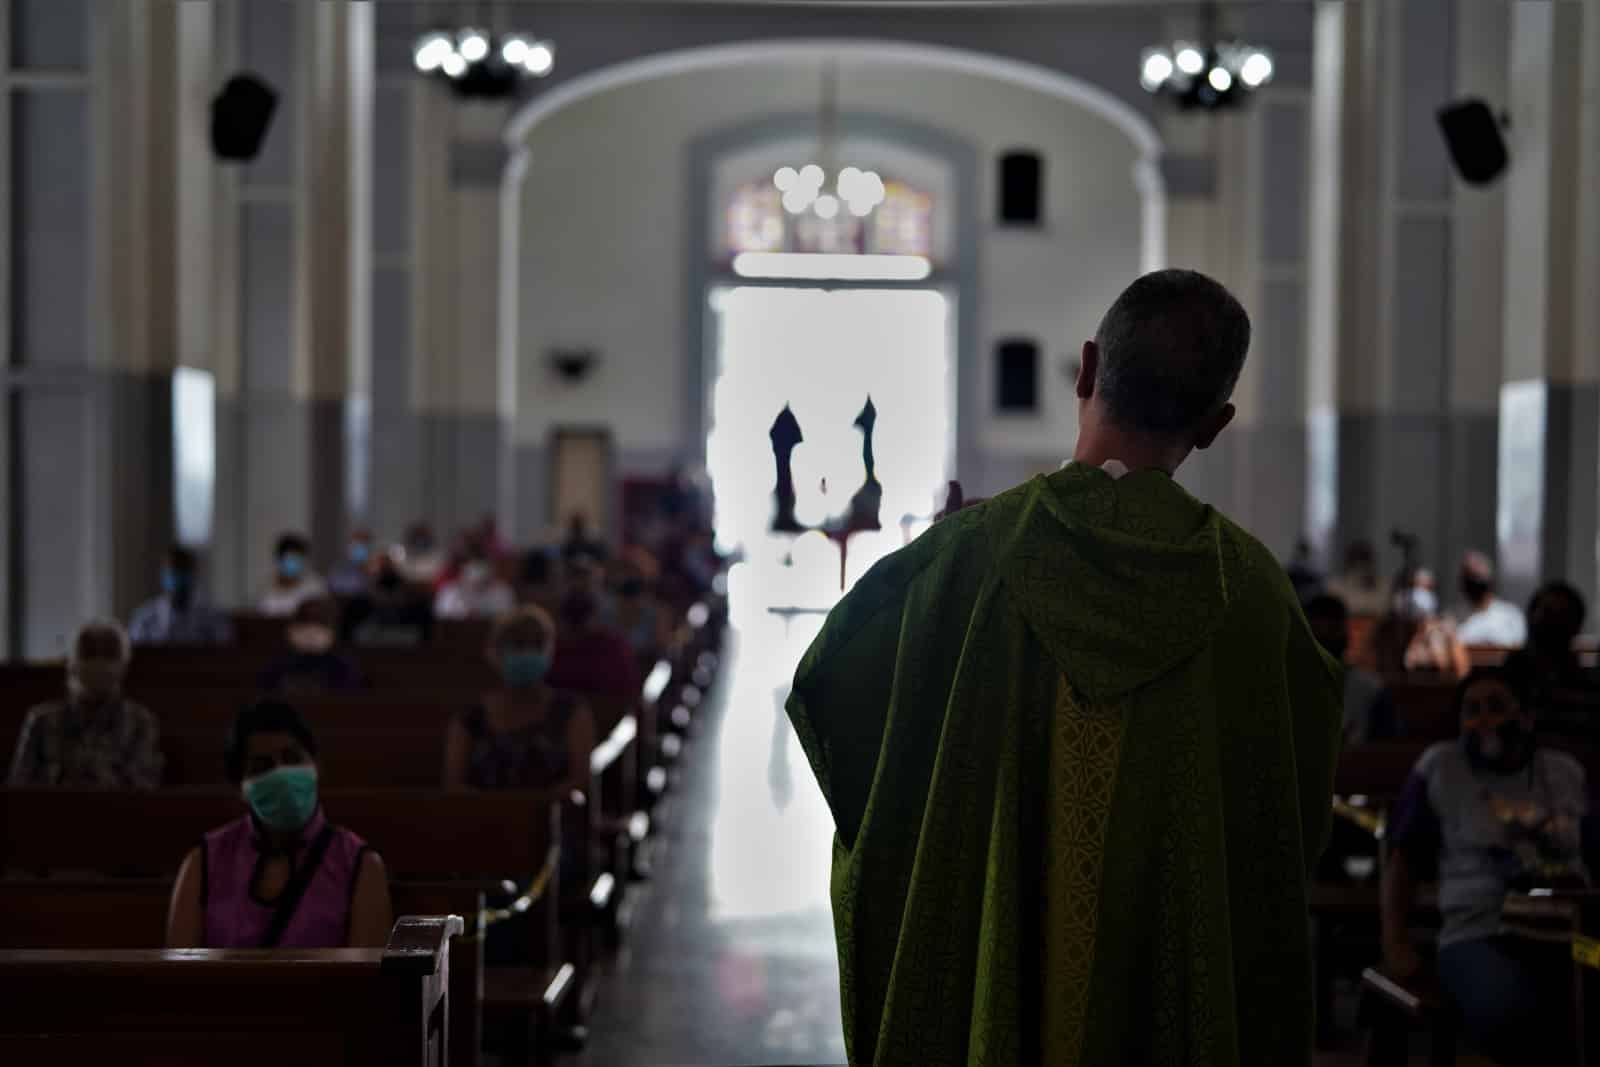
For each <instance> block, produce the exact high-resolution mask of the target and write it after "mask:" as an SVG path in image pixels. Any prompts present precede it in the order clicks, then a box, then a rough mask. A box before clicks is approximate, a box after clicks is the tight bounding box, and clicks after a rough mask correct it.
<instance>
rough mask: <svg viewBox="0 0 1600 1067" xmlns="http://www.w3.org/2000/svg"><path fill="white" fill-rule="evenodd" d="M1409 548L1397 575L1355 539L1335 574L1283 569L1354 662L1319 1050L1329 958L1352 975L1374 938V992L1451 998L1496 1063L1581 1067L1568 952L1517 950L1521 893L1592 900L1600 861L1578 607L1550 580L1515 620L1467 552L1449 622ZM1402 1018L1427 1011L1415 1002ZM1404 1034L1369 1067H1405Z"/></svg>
mask: <svg viewBox="0 0 1600 1067" xmlns="http://www.w3.org/2000/svg"><path fill="white" fill-rule="evenodd" d="M1402 547H1403V548H1404V549H1405V551H1404V556H1405V562H1404V565H1403V566H1402V568H1401V569H1400V571H1399V572H1398V574H1397V575H1396V576H1395V577H1394V578H1392V579H1389V578H1386V577H1384V576H1383V575H1382V574H1381V573H1380V572H1379V570H1378V566H1377V553H1376V551H1375V550H1374V548H1373V546H1372V545H1371V544H1368V543H1366V542H1359V541H1358V542H1354V543H1352V544H1351V545H1349V546H1348V548H1347V550H1346V552H1345V554H1344V565H1343V569H1342V571H1341V572H1340V573H1338V574H1335V575H1332V576H1329V577H1327V578H1324V577H1323V576H1322V575H1319V574H1317V573H1316V572H1315V571H1314V570H1312V569H1311V568H1309V567H1306V566H1304V565H1303V564H1300V561H1293V562H1291V563H1290V565H1289V566H1288V568H1287V570H1288V572H1289V574H1290V577H1291V579H1293V581H1294V584H1295V586H1296V589H1297V591H1298V592H1299V594H1300V596H1301V598H1302V602H1303V606H1304V608H1305V612H1306V616H1307V619H1308V621H1309V622H1310V624H1311V627H1312V631H1313V633H1314V634H1315V635H1316V637H1317V640H1318V641H1319V642H1320V643H1321V644H1322V646H1323V647H1324V648H1325V649H1326V650H1327V652H1328V653H1329V654H1330V655H1331V656H1333V657H1334V658H1335V659H1337V660H1338V661H1340V662H1341V663H1343V664H1345V665H1346V675H1345V689H1344V713H1343V724H1342V733H1343V743H1344V746H1345V750H1344V755H1343V757H1342V758H1341V769H1340V781H1341V783H1342V787H1341V792H1342V791H1343V788H1345V787H1348V788H1350V789H1351V792H1352V793H1354V794H1355V795H1353V796H1348V797H1347V796H1338V797H1336V798H1335V814H1336V816H1339V818H1336V820H1335V826H1334V831H1333V837H1332V843H1331V845H1330V847H1329V851H1328V853H1327V854H1326V855H1324V857H1323V858H1322V861H1321V863H1320V864H1319V868H1318V877H1317V883H1316V885H1315V886H1314V889H1313V905H1312V911H1313V916H1314V919H1315V920H1316V922H1317V924H1318V928H1319V932H1320V934H1321V938H1320V941H1321V944H1322V947H1323V952H1322V953H1321V954H1320V956H1319V960H1318V964H1319V969H1320V970H1321V972H1322V973H1321V974H1320V975H1319V997H1321V998H1322V999H1323V1004H1322V1007H1323V1011H1324V1016H1323V1017H1322V1019H1321V1020H1320V1022H1321V1029H1322V1032H1323V1038H1324V1041H1325V1042H1329V1041H1331V1040H1333V1039H1332V1038H1331V1037H1330V1034H1331V1032H1332V1030H1333V1028H1334V1025H1335V1023H1334V1015H1335V1014H1336V1013H1335V1011H1334V1008H1333V1004H1332V1001H1333V997H1334V993H1333V988H1334V985H1335V982H1336V974H1337V972H1338V969H1339V966H1340V957H1343V958H1344V961H1345V963H1346V964H1348V963H1349V961H1350V958H1351V954H1350V952H1349V948H1350V944H1351V943H1352V942H1358V943H1359V942H1361V941H1363V940H1364V939H1366V940H1369V941H1376V945H1374V946H1373V948H1372V949H1369V950H1368V955H1367V957H1366V962H1372V961H1373V959H1374V957H1376V958H1378V959H1381V961H1382V965H1381V971H1379V970H1371V971H1368V984H1369V985H1373V986H1377V987H1381V988H1384V989H1388V990H1389V991H1391V992H1393V991H1394V990H1395V989H1404V990H1408V991H1410V992H1412V993H1414V992H1415V991H1416V990H1417V989H1419V988H1420V989H1424V990H1426V989H1428V988H1429V987H1430V985H1434V984H1436V986H1437V988H1438V990H1439V992H1440V994H1441V996H1442V997H1443V998H1447V999H1441V1000H1440V1001H1439V1004H1448V1005H1451V1007H1450V1008H1449V1012H1450V1013H1452V1017H1454V1015H1458V1016H1459V1025H1460V1027H1461V1028H1462V1030H1464V1032H1465V1033H1466V1034H1467V1035H1469V1037H1470V1038H1471V1039H1472V1041H1473V1044H1474V1045H1475V1047H1478V1048H1481V1049H1483V1050H1485V1051H1486V1052H1488V1053H1489V1054H1491V1055H1493V1056H1494V1057H1495V1059H1496V1060H1497V1061H1498V1062H1502V1063H1512V1064H1524V1063H1525V1064H1530V1065H1531V1064H1544V1063H1565V1062H1574V1059H1573V1057H1574V1056H1576V1055H1578V1054H1579V1051H1578V1049H1577V1048H1576V1047H1574V1045H1573V1044H1572V1041H1573V1037H1572V1035H1573V1034H1574V1033H1575V1032H1581V1028H1582V1024H1581V1017H1582V1015H1583V1014H1584V1013H1585V1012H1586V1011H1587V1009H1586V1008H1585V1007H1584V1006H1583V1002H1582V1000H1581V994H1580V998H1579V1000H1578V1007H1577V1008H1576V1009H1574V1008H1573V1007H1572V1005H1573V1004H1574V995H1573V982H1574V978H1573V962H1572V955H1571V952H1570V951H1569V949H1568V946H1567V945H1565V944H1563V943H1559V942H1554V943H1553V942H1551V941H1550V940H1540V939H1537V938H1530V937H1528V936H1527V935H1526V932H1525V931H1520V930H1518V929H1517V923H1516V920H1515V918H1514V916H1513V915H1512V912H1513V911H1514V910H1515V908H1516V907H1517V904H1516V901H1517V899H1518V895H1519V894H1520V893H1526V892H1527V891H1528V890H1529V889H1530V888H1531V887H1536V886H1537V887H1541V888H1539V889H1537V890H1535V892H1536V893H1546V894H1548V893H1549V892H1551V887H1557V888H1559V887H1566V888H1567V889H1569V890H1580V891H1581V890H1583V889H1585V888H1586V887H1587V886H1588V885H1590V884H1591V878H1592V872H1593V871H1595V870H1596V869H1597V864H1600V814H1597V813H1600V777H1597V776H1596V774H1595V773H1594V772H1595V768H1596V760H1595V756H1596V745H1597V743H1600V670H1597V669H1596V663H1595V650H1594V647H1593V643H1592V641H1590V640H1588V639H1585V638H1583V637H1582V636H1581V635H1582V634H1583V632H1584V623H1585V621H1586V619H1587V605H1586V603H1585V601H1584V598H1583V595H1582V594H1581V593H1580V592H1579V591H1578V590H1577V589H1576V588H1574V587H1573V586H1572V585H1571V584H1569V583H1567V582H1565V581H1560V580H1555V581H1549V582H1546V583H1545V584H1543V585H1541V586H1540V587H1539V588H1538V589H1537V590H1536V591H1535V592H1534V594H1533V596H1532V597H1531V599H1530V600H1529V602H1528V605H1527V608H1526V611H1524V610H1523V609H1521V608H1518V607H1517V606H1516V605H1515V604H1513V603H1511V602H1510V601H1508V600H1505V599H1503V598H1502V597H1501V596H1500V595H1499V593H1498V591H1497V587H1496V582H1495V573H1494V567H1493V564H1492V563H1491V562H1490V560H1489V559H1488V557H1487V556H1486V555H1484V554H1483V553H1481V552H1476V551H1474V552H1469V553H1468V554H1467V555H1466V556H1465V558H1464V559H1463V560H1462V562H1461V566H1460V570H1459V593H1460V599H1459V603H1458V605H1457V607H1456V608H1455V609H1454V610H1452V611H1446V610H1445V609H1444V608H1443V607H1442V606H1441V604H1440V596H1439V591H1438V589H1437V585H1436V581H1435V579H1434V577H1433V575H1432V573H1431V572H1430V571H1428V570H1427V569H1425V568H1423V567H1421V566H1418V565H1417V563H1416V562H1415V559H1414V555H1413V553H1414V548H1415V546H1414V545H1403V546H1402ZM1297 564H1300V565H1297ZM1385 751H1392V752H1396V753H1397V754H1399V755H1401V757H1402V760H1403V761H1404V763H1403V764H1402V765H1403V766H1408V768H1409V769H1407V770H1405V771H1404V773H1403V777H1402V778H1396V777H1394V776H1393V775H1392V774H1391V775H1389V776H1388V777H1387V778H1386V779H1385V780H1384V782H1383V787H1382V788H1380V790H1379V795H1377V796H1368V795H1364V794H1362V793H1361V792H1360V790H1361V789H1364V788H1365V786H1359V787H1357V786H1352V785H1351V783H1352V781H1353V780H1354V779H1356V778H1358V777H1359V774H1352V773H1351V772H1352V770H1353V769H1354V768H1356V767H1359V766H1361V765H1362V764H1363V763H1364V762H1365V761H1367V760H1368V758H1369V757H1371V756H1373V755H1376V754H1380V753H1382V752H1385ZM1396 769H1397V770H1398V769H1400V768H1399V767H1397V768H1396ZM1380 812H1381V815H1380ZM1380 853H1381V861H1380ZM1380 867H1381V870H1379V868H1380ZM1374 879H1376V880H1377V881H1378V883H1379V884H1376V885H1375V884H1374ZM1354 885H1365V886H1367V887H1369V889H1371V890H1372V891H1375V893H1376V900H1375V901H1374V900H1372V899H1371V898H1370V897H1369V898H1367V903H1366V906H1365V907H1362V908H1359V909H1357V910H1358V912H1359V914H1358V915H1352V914H1351V913H1350V910H1349V907H1348V905H1349V902H1350V901H1351V899H1352V896H1351V894H1350V893H1349V889H1350V887H1352V886H1354ZM1424 886H1426V891H1425V892H1424V890H1423V887H1424ZM1424 897H1426V899H1425V900H1424V899H1423V898H1424ZM1424 913H1427V914H1430V915H1431V916H1432V918H1430V919H1426V920H1424V919H1422V918H1421V916H1422V915H1423V914H1424ZM1419 927H1420V928H1422V929H1424V930H1425V931H1426V932H1425V933H1423V934H1421V935H1419V934H1418V932H1417V931H1418V929H1419ZM1419 936H1420V937H1422V939H1423V941H1424V942H1426V943H1427V945H1428V946H1429V952H1431V953H1432V954H1433V958H1431V959H1430V958H1427V957H1425V956H1424V955H1423V954H1422V953H1421V952H1419V948H1418V944H1419V942H1418V938H1419ZM1338 941H1343V942H1344V944H1343V946H1342V947H1341V948H1339V949H1338V950H1335V949H1333V947H1332V946H1333V944H1334V943H1335V942H1338ZM1354 956H1355V957H1356V958H1358V959H1359V958H1360V957H1361V952H1360V951H1359V950H1357V951H1356V952H1355V953H1354ZM1386 979H1388V980H1395V981H1398V982H1400V983H1402V985H1401V986H1399V987H1396V986H1392V985H1385V984H1384V983H1385V980H1386ZM1580 988H1581V987H1580ZM1407 995H1409V994H1407ZM1410 1003H1411V1004H1412V1007H1413V1009H1414V1010H1422V1009H1421V1007H1420V1005H1421V1004H1423V1003H1425V999H1424V1001H1415V1000H1413V1001H1411V1002H1410ZM1574 1010H1576V1011H1577V1013H1578V1016H1577V1018H1576V1019H1575V1017H1574V1015H1573V1012H1574ZM1574 1026H1577V1027H1578V1030H1576V1031H1575V1030H1574ZM1404 1029H1405V1028H1404V1027H1403V1026H1401V1027H1399V1028H1398V1029H1394V1030H1391V1031H1390V1032H1389V1033H1387V1034H1385V1033H1384V1032H1383V1029H1382V1027H1381V1026H1380V1030H1379V1035H1378V1037H1377V1038H1376V1039H1375V1042H1374V1046H1373V1053H1372V1056H1373V1058H1372V1059H1371V1060H1370V1062H1373V1063H1404V1062H1406V1055H1407V1053H1406V1048H1407V1042H1406V1041H1405V1037H1404Z"/></svg>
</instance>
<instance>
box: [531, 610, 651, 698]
mask: <svg viewBox="0 0 1600 1067" xmlns="http://www.w3.org/2000/svg"><path fill="white" fill-rule="evenodd" d="M555 657H556V658H555V665H554V666H553V667H551V669H550V684H551V685H553V686H555V687H556V688H558V689H570V690H572V691H573V692H577V693H582V694H583V695H584V696H586V697H589V698H591V699H593V700H596V701H602V702H604V703H605V704H606V705H608V706H611V707H617V708H621V707H626V706H627V705H628V704H629V703H631V702H632V701H634V700H636V699H637V698H638V696H639V686H640V678H639V668H638V663H637V661H636V660H635V659H634V656H633V649H632V648H630V647H629V646H628V641H627V639H626V638H625V637H623V635H622V633H621V632H620V631H618V630H617V629H616V628H615V627H612V626H607V625H606V624H605V622H604V621H603V620H602V619H601V616H600V608H599V603H598V601H597V600H596V598H595V596H594V594H593V593H591V592H590V591H589V590H587V589H583V588H575V589H572V590H569V591H568V592H567V595H566V596H565V597H563V598H562V600H561V638H560V640H559V641H557V642H556V652H555Z"/></svg>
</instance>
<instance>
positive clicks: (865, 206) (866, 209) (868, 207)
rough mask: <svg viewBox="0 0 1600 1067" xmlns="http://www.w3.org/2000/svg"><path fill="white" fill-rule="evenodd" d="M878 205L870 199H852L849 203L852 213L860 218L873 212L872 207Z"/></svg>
mask: <svg viewBox="0 0 1600 1067" xmlns="http://www.w3.org/2000/svg"><path fill="white" fill-rule="evenodd" d="M877 206H878V205H876V204H874V203H873V202H872V201H870V200H852V201H850V205H849V207H850V214H852V215H854V216H855V217H856V218H858V219H864V218H866V217H867V216H868V215H870V214H872V209H873V208H875V207H877Z"/></svg>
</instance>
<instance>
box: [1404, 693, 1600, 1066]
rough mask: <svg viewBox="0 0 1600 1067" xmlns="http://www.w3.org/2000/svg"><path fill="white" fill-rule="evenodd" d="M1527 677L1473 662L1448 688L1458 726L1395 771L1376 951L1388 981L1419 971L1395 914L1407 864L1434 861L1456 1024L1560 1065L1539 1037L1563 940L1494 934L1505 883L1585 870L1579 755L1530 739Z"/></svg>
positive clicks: (1410, 872)
mask: <svg viewBox="0 0 1600 1067" xmlns="http://www.w3.org/2000/svg"><path fill="white" fill-rule="evenodd" d="M1530 681H1531V679H1530V678H1529V677H1528V675H1527V674H1526V673H1525V672H1524V671H1521V670H1518V669H1516V668H1515V667H1512V666H1510V665H1508V666H1506V667H1497V668H1479V669H1478V670H1475V671H1473V672H1472V673H1471V674H1470V675H1469V676H1468V677H1467V679H1466V680H1465V681H1464V682H1462V683H1461V686H1460V687H1459V689H1458V690H1457V692H1456V704H1457V710H1458V712H1459V715H1460V722H1461V736H1460V738H1459V739H1458V740H1456V741H1446V742H1441V743H1440V744H1436V745H1434V746H1432V747H1431V748H1429V749H1428V750H1427V751H1426V752H1424V753H1423V754H1422V757H1421V758H1420V759H1418V760H1417V764H1416V767H1415V768H1414V769H1413V770H1412V772H1411V775H1410V777H1409V778H1408V779H1407V780H1406V783H1405V787H1404V789H1403V790H1402V792H1401V796H1400V801H1399V803H1398V804H1397V805H1396V807H1395V810H1394V813H1393V816H1392V818H1391V820H1390V823H1389V830H1388V837H1387V846H1388V853H1387V855H1386V859H1385V864H1384V874H1383V891H1382V918H1383V945H1384V960H1385V967H1386V969H1387V970H1388V971H1389V973H1390V974H1391V975H1392V976H1393V977H1395V978H1398V979H1402V980H1404V979H1408V978H1411V977H1413V976H1414V975H1416V974H1417V972H1418V971H1419V969H1420V967H1421V964H1420V961H1419V959H1418V956H1417V953H1416V951H1415V949H1414V948H1413V947H1412V944H1411V940H1410V933H1409V930H1408V923H1409V920H1410V916H1411V911H1412V907H1413V905H1414V904H1415V902H1416V885H1417V882H1418V881H1419V876H1420V875H1421V874H1422V873H1423V872H1428V871H1432V870H1434V869H1437V871H1438V880H1439V912H1440V915H1441V917H1442V918H1443V928H1442V929H1441V931H1440V934H1439V959H1438V976H1439V981H1440V983H1441V985H1442V986H1443V987H1444V989H1445V991H1446V992H1447V993H1448V994H1449V995H1450V996H1451V998H1452V999H1453V1000H1454V1001H1455V1003H1456V1005H1457V1007H1458V1008H1459V1009H1460V1011H1461V1015H1462V1019H1463V1022H1464V1023H1465V1027H1466V1031H1467V1033H1468V1035H1469V1036H1470V1037H1471V1038H1472V1039H1473V1040H1474V1041H1475V1043H1476V1044H1478V1045H1479V1046H1481V1047H1482V1049H1483V1050H1484V1051H1485V1052H1486V1053H1488V1054H1489V1055H1490V1056H1492V1057H1494V1058H1495V1059H1498V1060H1499V1061H1500V1062H1502V1063H1508V1064H1530V1065H1532V1064H1556V1063H1570V1062H1572V1060H1571V1056H1570V1052H1569V1051H1568V1050H1564V1049H1562V1048H1560V1047H1558V1046H1556V1045H1553V1044H1552V1042H1553V1041H1559V1040H1560V1039H1561V1038H1562V1036H1563V1035H1565V1034H1568V1033H1570V1027H1569V1026H1568V1025H1567V1023H1566V1021H1565V1020H1564V1018H1563V1017H1562V1015H1561V1012H1562V1011H1563V1010H1564V1009H1565V1005H1568V1004H1570V1003H1571V996H1570V992H1568V991H1565V990H1563V988H1562V986H1561V980H1562V979H1563V978H1564V977H1565V976H1568V975H1570V972H1571V959H1570V954H1569V953H1568V950H1567V947H1566V946H1565V945H1557V946H1548V945H1544V944H1542V943H1535V942H1530V941H1527V940H1525V939H1519V938H1513V937H1510V936H1507V931H1506V929H1505V926H1504V924H1503V922H1502V918H1501V910H1502V908H1503V907H1504V904H1505V897H1506V893H1507V892H1508V891H1509V890H1510V889H1512V888H1515V887H1523V888H1525V887H1528V886H1531V885H1550V884H1552V882H1555V883H1565V884H1572V883H1574V882H1576V883H1579V884H1587V882H1588V880H1589V872H1588V869H1587V867H1586V865H1585V863H1584V860H1583V855H1582V847H1583V846H1582V833H1583V827H1584V822H1585V819H1586V817H1587V816H1588V805H1589V798H1588V794H1587V783H1586V781H1585V777H1584V770H1583V766H1582V765H1581V764H1580V763H1579V762H1578V761H1577V760H1575V759H1573V758H1572V757H1571V756H1569V755H1567V754H1566V753H1564V752H1559V751H1556V750H1553V749H1547V748H1541V747H1539V745H1538V744H1537V741H1536V738H1535V734H1534V710H1533V706H1532V705H1531V703H1530V702H1529V692H1530V690H1529V683H1530Z"/></svg>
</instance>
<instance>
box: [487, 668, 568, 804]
mask: <svg viewBox="0 0 1600 1067" xmlns="http://www.w3.org/2000/svg"><path fill="white" fill-rule="evenodd" d="M577 707H578V698H577V697H575V696H573V695H572V694H570V693H563V692H560V691H556V692H553V693H551V694H550V703H549V706H548V707H547V708H546V709H545V714H544V717H543V718H542V719H540V720H539V721H538V722H533V723H529V724H528V725H526V726H522V727H519V728H517V729H515V730H506V731H500V730H496V729H495V728H494V727H493V726H491V725H490V723H489V712H488V709H487V708H485V707H484V706H483V705H482V704H475V705H473V706H472V707H470V708H468V709H467V710H466V711H464V712H462V713H461V716H460V722H461V725H462V726H463V727H464V728H465V729H466V731H467V736H468V737H470V738H471V739H472V750H471V752H470V753H469V754H468V756H467V785H469V786H471V787H473V788H474V789H543V788H544V787H545V786H550V785H555V784H556V783H558V782H562V781H564V780H565V779H566V777H567V763H568V757H567V724H568V723H569V722H571V720H572V713H573V712H574V711H575V710H576V709H577Z"/></svg>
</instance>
